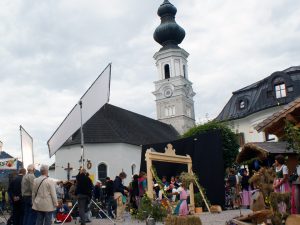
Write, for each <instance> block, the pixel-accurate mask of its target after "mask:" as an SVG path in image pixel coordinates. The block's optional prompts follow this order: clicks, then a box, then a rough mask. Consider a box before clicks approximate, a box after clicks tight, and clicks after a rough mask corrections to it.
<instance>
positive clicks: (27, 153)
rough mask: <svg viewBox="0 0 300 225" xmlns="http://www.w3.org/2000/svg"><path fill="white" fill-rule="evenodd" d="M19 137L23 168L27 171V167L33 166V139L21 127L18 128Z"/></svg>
mask: <svg viewBox="0 0 300 225" xmlns="http://www.w3.org/2000/svg"><path fill="white" fill-rule="evenodd" d="M20 135H21V151H22V162H23V167H24V168H25V169H27V166H28V165H30V164H34V157H33V139H32V137H31V136H30V135H29V134H28V133H27V131H26V130H25V129H24V128H23V127H22V126H20Z"/></svg>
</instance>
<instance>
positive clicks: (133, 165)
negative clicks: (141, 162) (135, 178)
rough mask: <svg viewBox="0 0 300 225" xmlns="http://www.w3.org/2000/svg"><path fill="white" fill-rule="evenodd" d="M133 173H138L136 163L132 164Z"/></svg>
mask: <svg viewBox="0 0 300 225" xmlns="http://www.w3.org/2000/svg"><path fill="white" fill-rule="evenodd" d="M131 174H132V175H134V174H136V165H135V164H132V165H131Z"/></svg>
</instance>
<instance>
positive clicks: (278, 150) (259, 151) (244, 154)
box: [236, 142, 295, 163]
mask: <svg viewBox="0 0 300 225" xmlns="http://www.w3.org/2000/svg"><path fill="white" fill-rule="evenodd" d="M269 154H295V151H294V150H293V149H290V150H288V149H287V142H253V143H247V144H245V145H244V146H243V148H242V150H241V152H240V153H239V154H238V156H237V158H236V162H237V163H243V162H245V161H248V160H251V159H253V158H258V159H260V160H264V159H266V158H267V156H268V155H269Z"/></svg>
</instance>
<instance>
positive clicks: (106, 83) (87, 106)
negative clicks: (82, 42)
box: [47, 64, 111, 157]
mask: <svg viewBox="0 0 300 225" xmlns="http://www.w3.org/2000/svg"><path fill="white" fill-rule="evenodd" d="M110 77H111V64H109V65H108V66H107V67H106V68H105V69H104V70H103V72H102V73H101V74H100V75H99V76H98V78H97V79H96V80H95V81H94V83H93V84H92V85H91V87H90V88H89V89H88V90H87V91H86V92H85V94H84V95H83V96H82V97H81V98H80V100H79V102H80V101H81V102H82V124H85V123H86V122H87V121H88V120H89V119H90V118H91V117H92V116H93V115H94V114H95V113H96V112H97V111H98V110H99V109H101V107H102V106H103V105H105V104H106V103H107V102H108V101H109V94H110ZM79 102H78V103H77V104H76V105H75V106H74V107H73V109H72V110H71V112H70V113H69V114H68V115H67V117H66V118H65V119H64V121H63V122H62V123H61V124H60V126H59V127H58V128H57V130H56V131H55V132H54V134H53V135H52V137H51V138H50V139H49V140H48V142H47V144H48V148H49V155H50V157H51V156H53V155H54V154H55V153H56V151H57V150H58V149H59V148H60V147H61V146H62V145H63V144H64V143H65V142H66V141H67V140H68V139H69V138H70V137H71V136H72V135H73V134H74V133H75V132H76V131H77V130H78V129H79V128H80V126H81V122H80V118H81V115H80V105H79Z"/></svg>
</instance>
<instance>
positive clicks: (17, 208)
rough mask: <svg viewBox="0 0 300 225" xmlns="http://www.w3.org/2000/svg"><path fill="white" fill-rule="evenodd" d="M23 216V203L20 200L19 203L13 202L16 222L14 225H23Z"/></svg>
mask: <svg viewBox="0 0 300 225" xmlns="http://www.w3.org/2000/svg"><path fill="white" fill-rule="evenodd" d="M23 216H24V205H23V201H22V200H19V201H16V202H13V220H14V225H20V224H23Z"/></svg>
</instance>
